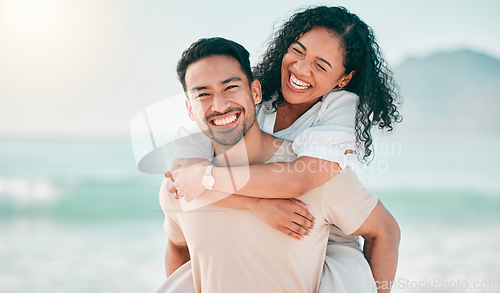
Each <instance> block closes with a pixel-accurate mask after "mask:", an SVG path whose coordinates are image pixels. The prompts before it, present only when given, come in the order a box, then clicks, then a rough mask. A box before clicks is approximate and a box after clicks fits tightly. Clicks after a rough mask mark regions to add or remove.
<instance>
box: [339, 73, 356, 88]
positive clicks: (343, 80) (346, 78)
mask: <svg viewBox="0 0 500 293" xmlns="http://www.w3.org/2000/svg"><path fill="white" fill-rule="evenodd" d="M354 74H356V71H355V70H353V71H351V72H350V73H349V74H347V75H344V76H343V77H342V78H341V79H340V81H339V83H338V87H339V88H343V87H345V86H346V85H347V84H348V83H349V82H350V81H351V79H352V77H353V76H354Z"/></svg>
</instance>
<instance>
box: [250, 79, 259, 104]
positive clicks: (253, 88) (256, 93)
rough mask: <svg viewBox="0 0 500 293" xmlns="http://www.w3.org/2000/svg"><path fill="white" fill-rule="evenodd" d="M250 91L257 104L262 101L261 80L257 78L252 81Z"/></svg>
mask: <svg viewBox="0 0 500 293" xmlns="http://www.w3.org/2000/svg"><path fill="white" fill-rule="evenodd" d="M250 91H251V93H252V99H253V101H254V103H255V105H257V104H258V103H260V102H261V101H262V88H261V85H260V81H258V80H257V79H256V80H254V81H252V83H251V84H250Z"/></svg>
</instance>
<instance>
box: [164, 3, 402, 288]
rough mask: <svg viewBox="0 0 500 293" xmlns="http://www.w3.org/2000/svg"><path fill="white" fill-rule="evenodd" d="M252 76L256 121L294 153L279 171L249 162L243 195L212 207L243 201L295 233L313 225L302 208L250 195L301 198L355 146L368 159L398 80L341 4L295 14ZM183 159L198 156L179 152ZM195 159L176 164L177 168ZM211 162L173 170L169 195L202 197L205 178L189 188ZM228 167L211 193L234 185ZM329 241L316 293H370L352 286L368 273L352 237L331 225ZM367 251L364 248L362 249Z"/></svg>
mask: <svg viewBox="0 0 500 293" xmlns="http://www.w3.org/2000/svg"><path fill="white" fill-rule="evenodd" d="M278 60H279V61H278ZM255 76H256V78H258V79H259V80H260V81H261V83H262V92H263V99H264V101H263V103H262V104H261V105H259V106H258V108H257V119H258V121H259V125H260V126H261V128H262V129H263V130H264V131H266V132H269V133H272V134H274V135H275V136H277V137H279V138H281V139H286V140H291V141H293V149H294V151H295V152H296V153H297V154H298V157H299V158H298V159H297V160H295V161H293V162H288V163H282V164H281V167H283V168H280V170H285V172H279V173H278V172H275V170H276V168H277V166H276V164H273V165H270V164H262V165H252V166H250V180H249V181H248V183H247V184H246V185H245V186H244V187H243V188H240V189H238V191H237V193H238V194H239V195H240V196H238V195H232V196H229V197H227V198H225V199H223V200H221V201H219V202H217V204H220V205H226V206H231V207H235V208H246V207H247V206H248V205H247V204H246V203H247V202H248V201H253V202H255V203H258V205H260V208H258V209H254V211H255V212H256V213H257V214H258V215H259V217H261V218H262V219H263V220H264V221H265V222H266V223H268V224H269V225H271V226H272V227H275V228H276V229H278V230H280V231H282V232H284V233H287V234H289V235H290V236H292V237H296V238H299V239H300V238H302V237H304V235H307V230H308V228H311V227H312V222H313V221H314V219H313V218H312V216H311V215H310V214H309V213H308V212H307V209H306V207H304V206H303V205H302V204H301V203H300V202H298V201H292V200H287V199H281V200H280V199H264V200H262V199H259V200H257V201H256V198H269V197H273V198H276V197H281V198H294V197H298V196H300V195H302V194H304V193H305V192H307V191H309V190H311V189H313V188H314V187H317V186H319V185H322V184H323V183H325V182H326V181H328V180H330V179H331V178H332V177H333V176H335V174H337V173H338V172H341V171H342V170H343V169H344V168H346V167H347V164H348V158H349V157H350V156H352V155H353V154H354V153H357V152H358V149H359V150H361V151H363V152H364V154H363V156H362V158H363V159H364V160H366V159H367V158H369V157H370V156H371V153H372V137H371V132H370V131H371V127H372V126H373V125H378V126H379V128H381V129H384V130H388V131H391V130H392V126H393V124H394V122H399V121H400V119H401V118H400V116H399V113H398V111H397V109H396V105H395V102H396V100H397V94H396V92H395V86H394V84H393V81H392V78H391V74H390V71H389V70H388V68H387V66H386V64H385V62H384V60H383V58H382V56H381V53H380V51H379V48H378V45H377V43H376V42H375V39H374V36H373V32H372V31H371V29H370V28H369V27H368V26H367V25H366V24H365V23H364V22H362V21H361V20H360V19H359V18H358V17H357V16H356V15H354V14H351V13H349V12H348V11H347V10H346V9H345V8H342V7H323V6H322V7H316V8H310V9H306V10H304V11H302V12H299V13H296V14H295V15H293V16H292V17H291V19H290V20H289V21H287V22H286V23H285V24H284V25H283V27H282V28H281V29H280V30H279V31H278V33H277V35H276V37H275V39H274V40H273V41H272V43H271V45H270V47H269V49H268V51H267V52H266V54H265V55H264V57H263V59H262V62H261V63H260V64H259V65H257V67H256V68H255ZM342 89H345V90H342ZM206 148H207V149H209V148H210V145H209V144H207V145H206ZM180 157H182V158H195V157H203V156H202V155H196V154H193V153H185V154H182V153H181V155H180ZM199 161H200V160H197V159H190V160H180V161H178V162H179V163H178V165H179V166H178V167H182V166H183V165H191V164H192V163H194V162H199ZM209 164H210V163H209V162H208V161H207V160H204V161H203V163H202V164H198V165H195V166H190V167H185V168H179V169H177V170H176V171H174V172H173V174H172V175H173V179H174V181H175V185H171V188H170V191H172V192H173V191H176V189H177V194H178V195H179V196H186V198H187V199H189V200H191V199H193V198H196V197H197V196H199V195H201V194H202V193H203V192H204V190H205V187H203V185H201V180H199V182H200V183H199V184H193V181H195V182H198V180H192V179H193V178H197V177H199V178H201V177H202V176H203V174H204V172H205V170H206V167H207V165H209ZM304 166H322V167H321V168H304ZM247 170H248V167H241V168H232V169H231V172H232V173H233V176H234V177H235V178H238V177H239V176H243V173H245V172H247ZM226 172H227V170H225V168H217V167H216V168H213V171H212V175H213V177H214V178H215V180H216V182H217V185H216V189H217V190H219V191H222V192H226V193H229V194H231V193H234V188H233V184H232V182H229V181H226V182H224V179H223V178H224V174H225V173H226ZM241 195H243V196H241ZM332 196H333V195H332ZM277 211H281V212H282V213H277ZM283 211H285V212H283ZM281 214H285V215H286V216H280V215H281ZM298 214H299V215H298ZM304 219H305V220H304ZM298 223H300V224H298ZM330 241H331V243H330V242H329V246H328V250H327V257H326V260H325V269H324V273H323V277H322V283H321V287H320V292H321V291H325V292H328V291H329V290H330V291H331V290H334V291H335V292H343V291H344V290H347V291H346V292H367V289H366V287H354V286H357V285H359V284H351V283H355V281H354V280H356V279H357V278H354V279H353V277H352V275H358V274H361V275H362V274H371V272H370V268H369V267H368V264H367V263H366V260H364V258H363V255H362V254H361V250H360V248H359V246H358V244H357V242H356V241H357V240H356V238H355V237H353V236H351V235H345V234H344V233H343V232H342V231H340V230H339V229H336V228H335V227H334V226H332V231H331V235H330ZM340 243H342V244H340ZM371 250H372V248H371V247H367V246H366V245H365V251H368V252H370V251H371ZM343 266H347V267H349V269H350V272H351V276H349V270H342V269H341V268H342V267H343ZM394 270H395V268H394ZM393 273H394V272H392V274H393ZM374 274H375V270H374ZM365 277H367V276H366V275H364V276H363V277H362V278H365ZM368 277H371V276H368ZM384 277H386V276H384ZM393 277H394V276H392V278H393ZM389 278H390V276H389ZM349 280H353V281H349ZM362 285H363V286H364V284H362ZM373 285H374V283H373ZM369 290H372V291H373V290H374V286H372V287H371V289H369Z"/></svg>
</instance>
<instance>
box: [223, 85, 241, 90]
mask: <svg viewBox="0 0 500 293" xmlns="http://www.w3.org/2000/svg"><path fill="white" fill-rule="evenodd" d="M237 87H238V86H237V85H230V86H228V87H227V88H226V89H225V90H226V91H227V90H230V89H234V88H237Z"/></svg>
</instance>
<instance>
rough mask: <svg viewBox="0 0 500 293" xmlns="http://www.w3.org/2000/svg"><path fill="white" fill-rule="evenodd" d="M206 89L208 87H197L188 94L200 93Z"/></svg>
mask: <svg viewBox="0 0 500 293" xmlns="http://www.w3.org/2000/svg"><path fill="white" fill-rule="evenodd" d="M206 89H208V86H197V87H194V88H192V89H191V90H190V92H197V91H202V90H206Z"/></svg>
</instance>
